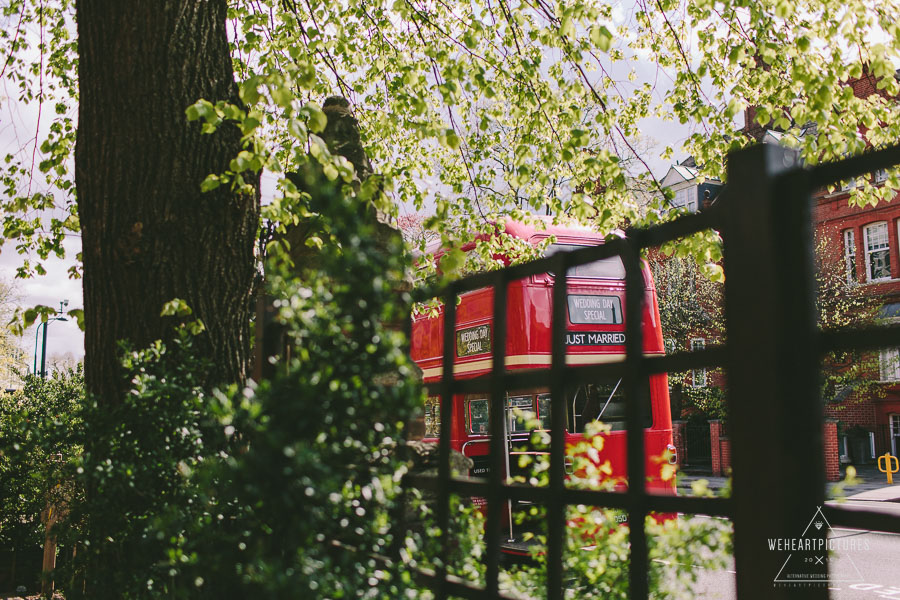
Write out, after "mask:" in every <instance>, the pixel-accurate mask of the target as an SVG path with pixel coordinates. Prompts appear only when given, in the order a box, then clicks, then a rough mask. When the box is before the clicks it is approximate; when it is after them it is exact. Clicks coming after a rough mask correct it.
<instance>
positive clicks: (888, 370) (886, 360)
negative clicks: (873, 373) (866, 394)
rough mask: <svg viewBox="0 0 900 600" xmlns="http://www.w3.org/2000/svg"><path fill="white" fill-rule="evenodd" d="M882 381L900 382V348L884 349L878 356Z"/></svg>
mask: <svg viewBox="0 0 900 600" xmlns="http://www.w3.org/2000/svg"><path fill="white" fill-rule="evenodd" d="M878 365H879V367H880V371H881V381H900V348H882V349H881V351H880V352H879V354H878Z"/></svg>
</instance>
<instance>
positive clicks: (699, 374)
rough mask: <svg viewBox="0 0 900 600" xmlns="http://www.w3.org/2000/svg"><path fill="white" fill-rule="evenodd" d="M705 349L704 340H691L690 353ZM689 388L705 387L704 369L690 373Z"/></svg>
mask: <svg viewBox="0 0 900 600" xmlns="http://www.w3.org/2000/svg"><path fill="white" fill-rule="evenodd" d="M704 348H706V340H705V339H703V338H693V339H692V340H691V352H694V351H695V350H703V349H704ZM691 387H695V388H703V387H706V368H705V367H704V368H702V369H694V370H693V371H691Z"/></svg>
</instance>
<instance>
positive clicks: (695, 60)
mask: <svg viewBox="0 0 900 600" xmlns="http://www.w3.org/2000/svg"><path fill="white" fill-rule="evenodd" d="M73 8H74V4H73V3H72V2H71V0H9V1H8V2H7V3H6V5H5V6H4V7H3V12H2V18H3V19H5V25H6V26H5V27H4V28H3V29H2V32H3V33H2V36H0V47H2V54H3V55H4V56H5V57H6V61H5V64H4V67H3V71H2V76H3V77H4V78H6V79H7V80H9V81H11V82H13V83H14V84H15V85H16V86H18V89H19V97H18V98H15V99H14V102H15V104H9V102H10V101H7V104H6V106H7V108H9V109H11V110H12V109H14V108H17V107H19V106H26V105H27V106H34V105H36V106H38V107H39V108H38V111H39V113H46V112H49V111H47V110H46V108H47V107H48V106H50V105H52V106H53V112H54V113H55V116H54V117H53V120H52V123H51V125H50V126H49V127H48V128H44V127H41V125H40V123H38V125H36V126H35V127H34V132H35V135H34V136H33V137H34V139H35V141H34V142H33V144H32V143H27V144H25V146H23V147H22V148H21V149H20V150H19V152H18V153H13V154H11V155H10V156H9V157H8V159H7V161H6V164H5V166H4V167H3V169H2V170H0V180H2V182H3V185H4V186H5V189H6V192H7V193H6V194H4V197H5V198H6V199H7V200H5V201H4V202H5V204H4V205H3V209H4V211H3V213H4V234H3V236H4V238H5V239H14V240H16V243H17V246H18V249H19V251H20V252H34V253H36V254H37V258H38V260H37V261H35V260H34V258H33V257H31V256H29V257H27V258H26V259H25V260H23V263H22V265H21V268H20V269H19V273H20V275H21V276H29V275H31V274H33V273H41V272H42V271H43V267H42V266H41V264H40V260H41V259H44V258H46V257H47V256H49V255H50V254H61V253H62V252H63V247H62V243H61V241H62V237H63V236H64V235H65V234H67V233H69V232H73V231H77V230H78V227H79V223H78V218H77V215H75V214H74V209H73V204H72V202H71V198H70V194H71V191H72V187H73V184H72V177H71V173H70V171H69V165H70V162H71V160H70V159H71V153H72V148H73V146H74V125H73V121H72V115H73V114H74V107H75V104H76V103H77V100H78V98H77V80H76V79H75V73H76V72H77V69H76V68H75V66H76V59H75V44H76V40H74V39H73V37H72V35H71V31H72V22H73V13H72V11H73ZM898 17H900V8H898V6H897V5H896V3H890V2H888V3H885V2H879V1H876V0H853V1H852V2H851V3H850V4H847V3H846V2H837V1H835V0H803V1H802V2H800V3H791V2H787V1H786V0H784V1H781V0H779V1H777V2H776V1H773V2H763V3H755V4H747V3H746V2H743V1H735V0H722V1H717V2H710V1H709V0H660V1H658V2H655V3H643V2H639V3H636V4H634V5H633V6H630V7H623V6H614V5H612V4H604V3H598V2H570V1H567V2H561V3H557V4H553V5H551V4H548V3H542V2H525V3H518V4H517V3H508V2H500V3H470V2H469V3H467V2H438V3H427V2H418V1H415V0H402V1H400V2H396V3H393V4H384V5H381V4H379V5H363V4H359V3H349V4H347V3H309V2H307V3H301V2H296V1H295V0H262V1H257V0H252V1H251V0H231V1H230V2H229V11H228V19H229V23H230V27H231V29H232V36H231V39H232V57H233V61H234V66H235V70H236V72H237V73H238V76H239V78H240V82H239V83H240V94H241V99H242V101H243V103H244V104H245V105H246V106H236V105H232V104H228V103H224V102H219V103H212V102H210V101H208V100H204V99H199V98H198V99H197V102H196V103H195V104H193V105H192V106H190V107H185V108H186V111H187V112H186V118H187V119H189V120H196V121H198V122H200V123H202V126H203V128H204V130H205V131H207V132H212V131H214V130H215V129H216V128H217V127H219V126H220V125H221V124H222V123H224V122H229V121H230V122H235V123H237V124H238V125H239V127H240V129H241V131H242V133H243V135H244V141H245V142H247V146H246V147H245V148H244V149H243V150H242V151H241V152H240V153H239V154H238V155H237V156H235V157H234V158H233V160H232V161H231V164H230V165H229V166H228V168H227V169H225V170H224V171H223V172H222V173H211V174H210V175H209V177H208V178H207V179H206V181H205V182H204V184H203V188H204V189H206V190H210V189H213V188H215V187H218V186H220V185H232V186H236V187H243V186H244V185H246V182H245V180H244V175H242V173H246V172H247V170H250V171H259V170H260V169H268V170H269V171H271V172H273V173H274V174H276V176H277V177H278V178H279V181H280V183H279V186H280V192H279V193H278V197H277V198H276V199H275V200H274V201H273V202H272V203H271V204H270V205H269V206H268V207H267V208H266V211H265V212H266V214H265V217H266V218H267V219H268V220H269V221H271V222H274V223H279V224H281V223H291V222H292V221H293V220H294V219H295V218H296V217H297V216H298V215H301V216H302V212H303V207H302V202H301V201H300V195H299V193H298V192H297V190H296V189H295V188H294V187H293V186H292V185H291V184H290V182H289V180H288V179H287V178H286V177H284V174H285V173H286V172H290V171H293V170H296V168H297V167H298V164H299V163H300V162H302V160H303V157H305V156H306V155H307V153H308V152H313V153H314V154H316V155H317V156H322V157H324V158H323V162H324V163H325V173H326V174H327V175H328V177H329V178H330V179H338V178H343V179H348V178H352V177H353V174H352V165H349V164H348V163H347V162H346V161H345V160H341V159H340V158H338V157H331V156H328V152H327V149H325V148H324V145H323V144H322V143H321V140H320V139H319V138H318V136H317V135H316V134H317V133H318V132H321V131H322V129H323V127H324V120H325V115H324V113H323V112H322V110H321V108H320V103H321V102H322V100H323V99H324V98H326V97H327V96H330V95H332V94H334V93H335V92H338V93H340V94H341V95H343V96H345V97H347V98H348V99H349V100H350V101H351V102H353V104H354V105H355V106H356V112H357V115H358V117H359V120H360V125H361V128H362V134H363V138H364V140H365V142H366V147H367V148H369V152H370V154H371V159H372V163H373V164H374V166H375V171H376V172H377V173H379V181H378V182H377V183H376V182H373V183H372V185H379V186H380V187H381V188H382V189H383V190H385V191H386V192H387V195H386V196H385V197H384V200H380V202H381V204H380V206H379V207H378V208H379V209H381V210H383V211H385V212H388V213H390V212H393V211H395V210H396V207H397V206H399V205H404V206H406V207H414V208H415V209H417V210H425V209H427V210H428V211H429V212H430V211H431V210H432V207H433V213H434V217H435V218H434V220H432V221H430V223H429V225H431V226H433V227H435V228H437V229H439V230H440V231H441V232H442V234H443V235H444V237H445V238H447V237H450V236H463V237H465V236H468V235H474V234H477V233H479V232H484V231H485V230H486V228H488V227H489V223H490V221H491V220H493V219H495V218H496V216H497V215H500V214H510V215H512V216H513V217H514V218H521V216H522V211H524V210H526V209H527V210H538V211H549V212H550V213H552V214H554V215H561V214H567V215H569V216H572V217H575V218H578V219H580V220H593V222H594V224H595V227H596V228H597V229H599V230H601V231H609V230H610V229H612V227H613V226H614V225H615V224H616V223H620V222H622V221H623V220H628V221H630V222H634V223H639V222H642V221H651V222H652V221H656V220H660V219H666V218H669V213H667V212H666V211H665V210H662V209H664V208H666V205H667V202H666V201H665V199H664V197H663V195H662V191H661V190H660V189H659V187H658V185H657V183H656V182H655V181H654V179H653V176H652V174H651V173H650V171H649V168H648V165H649V161H652V160H653V159H655V158H659V156H654V154H660V153H658V152H654V151H650V150H648V148H647V145H648V144H647V143H646V140H647V138H648V137H649V136H648V133H649V135H651V136H652V135H653V132H654V130H658V129H661V128H664V127H668V123H669V122H677V123H682V124H686V125H688V126H690V127H691V129H692V130H693V132H692V134H691V135H690V136H689V137H688V139H687V140H686V142H685V144H684V145H683V147H681V148H675V147H667V148H664V149H663V150H662V152H661V155H662V158H663V159H668V158H669V157H670V156H671V155H672V154H673V153H674V152H676V151H685V152H687V153H689V154H691V155H693V156H694V157H695V158H696V160H697V163H698V164H701V165H703V167H702V171H703V172H702V173H701V174H700V176H701V178H702V177H707V176H716V177H719V178H721V179H723V180H724V178H725V176H726V173H725V169H724V156H725V154H726V152H728V151H731V150H735V149H737V148H739V147H742V146H744V145H746V144H748V143H750V142H751V140H750V139H749V138H747V137H746V136H744V135H742V134H740V133H738V131H737V129H738V127H739V123H738V121H739V119H738V117H739V115H740V114H741V112H742V111H743V110H744V109H745V108H747V107H750V106H755V107H758V110H757V111H756V112H755V116H752V117H753V118H754V119H755V121H754V122H755V123H756V124H760V125H765V126H772V127H775V128H777V129H779V130H781V131H783V132H785V133H786V135H785V136H784V139H785V140H786V143H790V144H793V145H797V146H799V147H800V149H801V151H802V154H803V157H804V159H805V161H806V162H807V163H808V164H814V163H816V162H821V161H828V160H833V159H835V158H837V157H841V156H844V155H846V154H848V153H859V152H862V151H864V150H865V149H867V148H870V147H878V146H882V145H884V144H888V143H892V142H893V141H894V140H896V139H898V137H900V119H898V118H897V117H898V111H900V106H898V104H897V103H896V102H895V101H893V100H892V98H895V97H896V95H897V93H898V91H900V90H898V83H897V81H896V80H895V78H894V77H893V66H892V64H893V62H892V61H895V60H896V58H897V56H898V46H900V42H898V40H900V30H898V25H897V23H898V22H900V18H898ZM864 76H872V77H873V78H874V79H873V82H874V84H875V85H877V87H878V89H879V92H880V93H876V94H873V95H871V96H868V97H866V98H857V97H856V96H854V94H853V93H852V90H851V89H850V88H848V87H847V85H846V82H847V81H848V80H849V79H851V78H855V77H864ZM47 119H48V117H47V116H46V115H44V119H43V120H44V122H45V123H46V121H47ZM653 119H657V120H653ZM39 121H40V118H39ZM811 123H815V124H816V129H815V131H814V132H813V133H812V134H809V131H810V130H809V128H808V127H807V126H808V125H809V124H811ZM29 137H32V136H29ZM37 175H39V176H40V177H42V178H43V179H44V181H37V180H36V176H37ZM898 187H900V182H898V180H897V178H896V176H895V175H892V176H891V177H890V178H889V179H888V182H887V185H885V186H883V187H873V186H872V185H871V184H870V183H869V182H861V185H860V186H858V187H857V189H855V190H854V192H853V198H854V199H855V201H857V202H867V201H876V200H878V199H886V198H890V197H892V195H893V194H894V193H895V192H896V190H897V188H898ZM653 190H655V191H656V192H660V193H659V194H658V195H657V196H656V197H654V198H651V199H650V200H649V202H650V204H651V210H649V211H646V210H644V204H645V203H646V200H647V199H646V196H647V192H648V191H653ZM51 209H54V212H53V213H52V215H53V216H48V213H46V212H45V211H48V210H51ZM445 241H448V240H445ZM710 243H711V241H710V240H705V241H701V240H698V241H697V243H692V244H687V246H685V247H687V248H689V249H690V251H691V252H692V253H694V254H695V255H696V256H698V257H701V262H702V263H704V264H706V265H707V266H709V267H710V268H713V265H714V264H715V260H714V259H709V258H707V257H705V256H704V255H705V254H707V253H708V249H709V245H710ZM444 245H445V246H450V245H458V244H444ZM77 273H78V268H77V267H76V268H74V271H73V274H75V275H77Z"/></svg>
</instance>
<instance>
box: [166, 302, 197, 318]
mask: <svg viewBox="0 0 900 600" xmlns="http://www.w3.org/2000/svg"><path fill="white" fill-rule="evenodd" d="M192 312H194V311H193V310H191V307H190V306H188V304H187V302H185V301H184V300H182V299H181V298H173V299H172V300H169V301H168V302H166V303H165V304H164V305H163V308H162V312H161V313H159V316H161V317H186V316H187V315H189V314H191V313H192Z"/></svg>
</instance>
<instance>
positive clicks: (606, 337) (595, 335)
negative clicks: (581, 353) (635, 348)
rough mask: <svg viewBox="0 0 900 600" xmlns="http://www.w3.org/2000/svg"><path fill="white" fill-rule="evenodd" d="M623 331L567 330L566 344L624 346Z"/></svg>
mask: <svg viewBox="0 0 900 600" xmlns="http://www.w3.org/2000/svg"><path fill="white" fill-rule="evenodd" d="M624 345H625V334H624V333H622V332H621V331H567V332H566V346H624Z"/></svg>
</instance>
